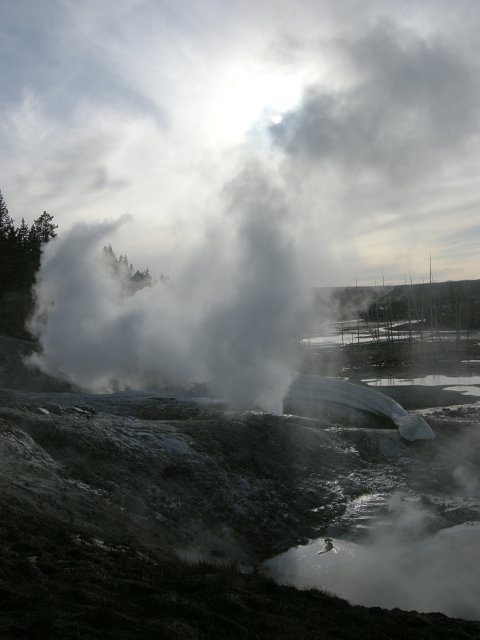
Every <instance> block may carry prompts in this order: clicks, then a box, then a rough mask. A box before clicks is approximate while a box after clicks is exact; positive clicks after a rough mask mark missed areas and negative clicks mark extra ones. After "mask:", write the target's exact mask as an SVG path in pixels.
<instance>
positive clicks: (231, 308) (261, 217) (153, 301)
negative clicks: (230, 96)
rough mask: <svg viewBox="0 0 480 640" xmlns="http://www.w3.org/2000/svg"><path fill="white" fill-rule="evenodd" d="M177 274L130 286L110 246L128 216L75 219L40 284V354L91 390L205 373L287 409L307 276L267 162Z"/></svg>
mask: <svg viewBox="0 0 480 640" xmlns="http://www.w3.org/2000/svg"><path fill="white" fill-rule="evenodd" d="M225 198H226V199H227V200H228V202H227V204H226V207H225V212H224V213H223V214H222V215H221V216H220V217H219V218H218V219H217V220H216V224H215V225H214V226H212V228H210V229H208V231H207V233H206V234H205V237H204V240H203V242H202V244H201V246H200V247H199V248H198V249H197V250H196V251H194V252H193V253H192V254H191V255H189V256H188V257H187V258H186V259H185V260H184V261H183V265H182V268H181V269H180V271H179V273H177V274H172V276H173V278H172V279H173V282H172V284H169V285H165V284H163V283H158V284H156V285H155V286H153V287H146V288H144V289H142V290H140V291H137V292H136V293H135V294H134V295H132V296H125V293H124V289H123V288H122V286H121V283H120V282H119V281H118V279H116V278H115V277H114V275H113V274H112V272H111V271H109V270H108V269H107V268H106V265H105V263H104V260H103V259H102V247H103V246H104V245H105V244H107V243H108V242H109V238H110V237H111V235H112V234H113V233H114V232H115V231H116V229H117V228H118V226H119V225H121V224H122V223H125V220H123V219H122V220H120V221H117V222H105V223H101V224H95V225H87V224H78V225H76V226H75V227H74V228H73V229H72V230H71V231H70V232H69V233H66V234H64V235H63V236H62V237H61V238H59V239H58V240H55V241H54V242H52V243H50V245H49V246H48V247H47V248H46V250H45V253H44V255H43V259H42V265H41V270H40V273H39V277H38V280H37V284H36V287H35V296H36V308H35V312H34V314H33V317H32V320H31V321H30V327H29V328H30V331H31V332H32V333H33V334H34V335H35V336H36V337H37V338H38V339H39V342H40V345H41V352H40V353H39V354H37V355H35V356H33V357H32V358H31V363H33V364H34V365H36V366H38V367H39V368H40V369H42V370H43V371H45V372H47V373H49V374H52V375H54V376H56V377H60V378H63V379H66V380H68V381H70V382H72V383H74V384H77V385H79V386H80V387H82V388H84V389H88V390H93V391H107V390H114V389H125V388H129V387H134V388H139V387H143V388H145V387H150V388H151V387H157V388H158V387H161V386H165V385H188V384H191V383H193V382H199V381H201V382H204V381H208V382H209V383H210V385H211V388H212V390H213V391H214V392H215V393H217V394H218V395H220V396H222V397H224V398H226V399H227V400H228V401H229V402H230V403H231V405H232V406H234V407H247V406H248V407H253V406H257V407H261V408H262V409H264V410H267V411H272V412H281V410H282V399H283V396H284V394H285V391H286V389H287V387H288V385H289V383H290V382H291V379H292V375H293V370H294V365H295V359H296V350H295V347H294V337H295V332H296V322H297V314H298V309H299V302H300V300H299V298H300V297H301V277H300V270H299V266H298V262H297V257H296V255H297V252H296V251H295V250H294V247H293V246H292V242H291V241H290V240H289V233H288V222H289V216H288V211H287V208H286V206H285V205H284V203H283V201H282V198H281V197H280V195H279V192H278V191H277V190H276V189H275V188H274V187H272V186H271V185H270V184H269V182H268V181H267V179H266V178H265V177H264V176H262V174H261V171H259V170H258V167H257V168H255V169H252V170H247V171H245V172H244V173H243V174H242V176H241V177H240V178H238V179H237V180H236V181H235V182H234V183H232V184H231V185H230V187H229V188H228V190H227V192H226V194H225Z"/></svg>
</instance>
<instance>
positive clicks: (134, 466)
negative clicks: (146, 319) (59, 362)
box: [0, 343, 480, 640]
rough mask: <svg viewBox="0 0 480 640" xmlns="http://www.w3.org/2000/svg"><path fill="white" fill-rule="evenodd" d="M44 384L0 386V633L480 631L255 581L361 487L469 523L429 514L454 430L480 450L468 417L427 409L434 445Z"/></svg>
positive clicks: (347, 523)
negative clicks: (404, 497) (419, 498)
mask: <svg viewBox="0 0 480 640" xmlns="http://www.w3.org/2000/svg"><path fill="white" fill-rule="evenodd" d="M10 346H11V343H10ZM14 357H15V356H14V355H11V358H13V359H14ZM17 366H18V367H20V365H19V364H18V362H17ZM15 373H16V375H17V376H18V375H20V368H18V369H16V372H15ZM3 375H4V378H3V379H4V380H8V376H6V373H5V368H4V370H3ZM48 384H49V386H48V390H47V391H44V392H40V393H34V392H33V391H32V390H28V389H27V387H28V384H26V385H23V387H24V390H23V391H14V390H12V389H4V390H2V391H0V515H1V518H0V567H1V570H0V599H1V607H0V637H1V638H45V639H47V638H48V639H50V638H59V639H60V638H62V639H67V640H68V639H70V638H72V639H73V638H117V639H121V638H182V639H183V638H199V639H200V638H329V639H330V638H331V639H337V638H338V639H340V638H345V639H348V638H363V637H365V638H405V637H412V638H420V639H423V638H425V639H427V638H435V639H437V638H459V639H460V638H465V639H467V638H468V639H474V638H479V637H480V622H471V621H464V620H456V619H452V618H447V617H446V616H444V615H441V614H438V613H437V614H435V613H434V614H418V613H415V612H410V613H407V612H402V611H399V610H393V611H386V610H381V609H378V608H370V609H367V608H363V607H354V606H350V605H349V604H348V603H346V602H345V601H342V600H340V599H338V598H335V597H332V596H329V595H327V594H323V593H319V592H315V591H297V590H295V589H293V588H290V587H282V586H279V585H276V584H274V583H273V582H271V581H270V580H268V579H267V578H266V577H265V576H264V575H263V574H262V571H261V570H260V563H261V562H262V561H263V560H265V559H266V558H268V557H270V556H272V555H274V554H275V553H277V552H280V551H283V550H285V549H287V548H288V547H290V546H292V545H295V544H298V543H300V542H305V541H307V540H308V539H311V538H314V537H317V536H319V535H322V534H325V533H328V532H329V531H330V529H331V528H332V527H333V528H334V529H335V531H336V532H339V531H340V532H341V531H348V530H349V529H351V530H352V531H353V529H354V527H353V525H354V522H353V521H352V519H351V518H350V519H349V506H350V505H351V504H352V503H353V502H354V501H355V499H356V498H358V497H359V496H361V495H364V494H366V493H368V492H372V491H376V492H382V493H384V494H385V495H387V494H388V493H389V492H392V491H396V490H398V489H403V490H405V491H406V492H413V493H417V494H418V493H420V492H421V493H422V495H423V496H424V500H425V501H426V502H429V506H430V507H431V508H432V509H435V513H436V515H437V516H438V518H439V519H442V522H443V523H445V524H449V523H451V524H454V523H455V522H456V521H457V520H456V519H458V518H459V517H460V518H461V519H462V520H465V519H468V518H471V519H478V511H475V509H476V507H475V505H474V506H471V505H470V506H468V505H467V506H465V510H466V511H465V512H464V513H462V514H459V513H458V512H455V511H452V510H446V509H443V508H442V504H443V502H442V501H443V500H444V498H445V496H448V495H449V494H450V493H454V492H455V491H456V489H457V487H456V485H455V478H454V475H453V473H452V472H453V469H454V465H455V461H452V460H451V459H450V458H449V457H446V456H445V455H444V452H445V450H449V449H450V448H451V447H452V446H453V445H454V443H455V442H458V441H459V440H461V439H462V438H463V437H467V436H468V438H469V442H470V444H471V447H472V451H477V449H475V447H477V446H478V444H479V443H478V436H477V435H475V437H473V438H472V435H471V434H472V433H475V434H476V431H473V430H474V429H476V425H477V424H478V413H476V412H475V411H474V410H472V412H473V413H472V412H469V411H470V410H469V409H468V408H465V410H464V412H463V413H462V414H461V416H459V417H458V416H457V418H458V420H457V421H456V422H455V423H454V424H453V423H452V420H451V419H450V418H449V416H448V415H446V414H445V413H444V412H442V411H441V410H439V412H438V415H436V416H433V417H432V418H431V423H432V426H433V427H434V428H435V430H436V432H437V439H436V440H435V441H434V442H433V443H417V444H406V443H404V442H403V441H401V440H400V438H399V436H398V434H397V433H396V431H393V430H382V431H378V430H368V429H366V430H359V429H347V428H345V427H343V426H339V425H333V424H330V423H322V422H321V421H313V420H309V419H307V418H300V417H286V416H285V417H273V416H264V415H259V414H254V413H247V414H230V413H226V412H225V410H224V408H223V407H222V406H220V405H218V404H214V403H201V402H198V401H196V400H194V399H183V400H179V399H175V398H170V397H166V396H164V397H162V396H158V395H157V394H148V393H132V394H128V393H127V394H115V395H112V396H88V395H81V394H74V393H68V392H65V391H64V392H62V393H58V392H54V391H53V390H52V389H53V388H54V386H55V385H54V383H52V382H49V383H48ZM12 386H16V387H18V386H21V385H17V384H16V383H15V385H12ZM37 388H38V387H37ZM404 393H405V392H404ZM427 405H428V403H427ZM424 406H425V405H424ZM468 509H471V512H469V511H468ZM449 519H450V520H449Z"/></svg>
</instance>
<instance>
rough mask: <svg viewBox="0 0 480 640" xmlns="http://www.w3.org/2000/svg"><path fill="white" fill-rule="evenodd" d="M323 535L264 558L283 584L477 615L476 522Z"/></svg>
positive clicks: (372, 602) (354, 599) (479, 538)
mask: <svg viewBox="0 0 480 640" xmlns="http://www.w3.org/2000/svg"><path fill="white" fill-rule="evenodd" d="M333 545H334V548H333V549H332V550H330V551H327V552H325V548H326V547H325V541H324V539H323V538H321V539H319V540H315V541H313V542H311V543H310V544H308V545H305V546H300V547H295V548H293V549H290V550H289V551H287V552H285V553H283V554H281V555H279V556H276V557H274V558H272V559H271V560H269V561H268V562H266V563H265V568H266V570H267V571H268V573H269V574H270V575H271V576H272V577H273V578H274V579H275V580H276V581H278V582H280V583H282V584H293V585H295V586H296V587H299V588H312V587H315V588H318V589H323V590H326V591H329V592H332V593H335V594H337V595H339V596H340V597H343V598H345V599H347V600H348V601H350V602H351V603H353V604H360V605H364V606H380V607H383V608H394V607H400V608H402V609H404V610H416V611H422V612H434V611H439V612H442V613H445V614H446V615H450V616H453V617H459V618H465V619H472V620H480V563H478V561H477V559H478V551H479V548H480V522H469V523H464V524H461V525H457V526H454V527H449V528H446V529H442V530H440V531H438V532H437V533H435V534H433V535H428V536H423V537H419V538H415V539H413V540H412V539H407V540H402V539H401V538H399V537H396V536H395V535H393V536H392V535H391V534H379V535H377V536H374V537H372V538H371V539H370V540H369V541H368V542H366V543H364V544H357V543H354V542H350V541H347V540H342V539H333Z"/></svg>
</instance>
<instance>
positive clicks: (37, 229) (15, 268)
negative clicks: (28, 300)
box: [0, 191, 58, 293]
mask: <svg viewBox="0 0 480 640" xmlns="http://www.w3.org/2000/svg"><path fill="white" fill-rule="evenodd" d="M57 228H58V225H56V224H55V223H54V222H53V216H52V215H50V214H49V213H47V212H46V211H44V212H43V213H42V215H41V216H39V217H38V218H37V219H36V220H34V222H33V224H32V226H30V227H29V226H28V224H27V223H26V222H25V219H24V218H22V222H21V223H20V226H18V227H16V226H15V224H14V220H13V218H11V217H10V215H9V213H8V208H7V205H6V203H5V199H4V197H3V194H2V192H1V191H0V293H3V292H6V291H19V290H30V289H31V287H32V285H33V283H34V281H35V274H36V273H37V271H38V268H39V266H40V256H41V250H42V247H43V246H44V245H45V244H46V243H47V242H49V241H50V240H51V239H52V238H55V236H56V235H57V233H56V229H57Z"/></svg>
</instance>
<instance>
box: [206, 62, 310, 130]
mask: <svg viewBox="0 0 480 640" xmlns="http://www.w3.org/2000/svg"><path fill="white" fill-rule="evenodd" d="M304 82H305V80H304V78H303V77H302V75H301V74H300V73H298V72H296V73H287V72H284V71H282V70H280V69H266V68H262V67H257V68H255V67H254V68H250V66H249V65H248V64H247V65H245V66H233V67H232V68H230V69H227V70H226V71H225V72H224V74H223V75H222V76H221V77H220V78H218V80H217V82H216V83H215V86H214V87H213V91H212V93H211V95H210V96H209V97H208V98H207V102H208V110H209V111H211V113H212V116H213V118H214V120H213V121H212V125H213V127H214V132H213V135H215V137H216V138H217V139H218V140H219V141H222V142H223V143H238V142H241V141H242V140H243V139H244V136H245V133H246V132H247V131H248V130H249V129H251V128H252V127H253V126H255V124H256V123H257V122H259V121H260V120H263V119H265V118H267V119H269V120H270V121H271V122H273V123H275V124H278V123H280V122H281V120H282V117H283V114H284V113H285V112H286V111H288V110H290V109H293V108H295V107H296V106H297V105H298V103H299V102H300V99H301V97H302V93H303V90H304Z"/></svg>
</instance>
